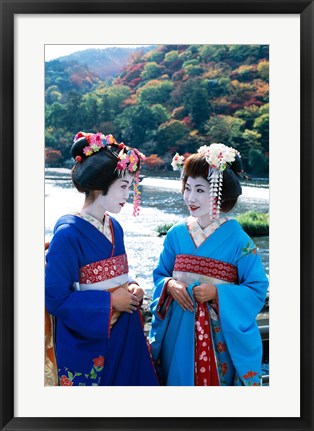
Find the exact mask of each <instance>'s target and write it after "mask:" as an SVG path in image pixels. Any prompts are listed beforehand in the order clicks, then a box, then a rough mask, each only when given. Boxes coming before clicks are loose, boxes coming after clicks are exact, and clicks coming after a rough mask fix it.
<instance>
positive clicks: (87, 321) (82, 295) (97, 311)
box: [45, 225, 111, 339]
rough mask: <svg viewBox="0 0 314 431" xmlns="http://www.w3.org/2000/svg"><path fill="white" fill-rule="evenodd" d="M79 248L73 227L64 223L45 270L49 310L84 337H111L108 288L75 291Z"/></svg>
mask: <svg viewBox="0 0 314 431" xmlns="http://www.w3.org/2000/svg"><path fill="white" fill-rule="evenodd" d="M79 269H80V264H79V248H78V244H77V243H76V241H75V236H73V234H71V227H70V226H67V225H62V226H60V227H59V228H58V230H57V231H56V233H55V235H54V237H53V240H52V241H51V244H50V247H49V250H48V253H47V258H46V271H45V301H46V308H47V311H48V312H49V313H50V314H52V315H53V316H56V317H57V318H58V319H62V321H63V323H64V324H65V325H66V326H68V327H69V328H70V329H71V330H73V331H75V332H76V333H78V334H80V335H81V336H83V337H87V338H91V339H97V338H104V337H108V336H109V327H110V326H109V325H110V318H111V298H110V293H109V292H104V291H96V290H89V291H74V290H73V283H74V282H77V281H79Z"/></svg>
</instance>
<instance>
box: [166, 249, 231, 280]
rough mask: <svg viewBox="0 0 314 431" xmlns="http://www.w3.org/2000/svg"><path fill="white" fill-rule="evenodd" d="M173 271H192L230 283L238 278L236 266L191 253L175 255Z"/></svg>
mask: <svg viewBox="0 0 314 431" xmlns="http://www.w3.org/2000/svg"><path fill="white" fill-rule="evenodd" d="M174 271H181V272H192V273H195V274H200V275H205V276H207V277H213V278H218V279H220V280H224V281H227V282H230V283H235V282H236V281H237V279H238V270H237V267H236V266H234V265H231V264H230V263H226V262H222V261H220V260H215V259H211V258H209V257H200V256H193V255H191V254H179V255H177V257H176V261H175V264H174Z"/></svg>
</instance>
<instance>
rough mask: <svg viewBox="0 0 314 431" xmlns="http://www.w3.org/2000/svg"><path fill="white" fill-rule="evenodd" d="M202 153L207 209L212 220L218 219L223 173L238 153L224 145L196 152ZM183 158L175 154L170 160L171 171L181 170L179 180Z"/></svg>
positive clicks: (182, 173) (205, 146) (212, 145)
mask: <svg viewBox="0 0 314 431" xmlns="http://www.w3.org/2000/svg"><path fill="white" fill-rule="evenodd" d="M197 152H198V153H202V154H203V155H204V157H205V160H206V162H207V163H208V165H209V167H208V174H207V180H208V181H209V194H210V199H211V205H210V209H209V215H210V217H211V219H212V220H215V219H217V218H218V217H219V213H220V205H221V195H222V182H223V172H224V170H225V169H226V168H227V165H228V164H229V165H230V164H231V163H232V162H234V161H235V158H236V156H237V155H238V156H239V157H241V156H240V153H239V152H238V151H237V150H235V149H234V148H232V147H227V146H226V145H224V144H216V143H215V144H211V145H209V146H207V145H203V146H202V147H200V148H199V149H198V151H197ZM184 160H185V159H184V156H180V155H179V154H178V153H176V154H175V155H174V157H173V159H172V163H171V166H172V167H173V170H175V171H177V170H181V171H182V172H181V179H182V178H183V176H184Z"/></svg>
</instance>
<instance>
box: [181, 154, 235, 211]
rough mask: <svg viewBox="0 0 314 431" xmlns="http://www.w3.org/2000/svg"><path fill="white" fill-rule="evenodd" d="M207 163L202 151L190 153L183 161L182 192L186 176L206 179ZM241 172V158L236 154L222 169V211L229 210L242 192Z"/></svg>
mask: <svg viewBox="0 0 314 431" xmlns="http://www.w3.org/2000/svg"><path fill="white" fill-rule="evenodd" d="M209 168H210V167H209V164H208V162H207V161H206V158H205V155H204V153H202V152H200V153H196V154H192V155H190V156H189V157H188V158H187V159H186V160H185V162H184V173H183V177H182V193H183V192H184V190H185V186H186V182H187V179H188V177H192V178H197V177H202V178H204V179H205V180H207V181H208V179H207V176H208V171H209ZM241 172H242V161H241V158H240V157H239V156H238V154H236V156H235V161H234V162H233V163H231V164H229V163H228V164H227V167H226V169H225V170H224V171H223V181H222V195H221V204H220V210H221V211H222V212H225V213H226V212H228V211H231V210H232V208H233V207H234V206H235V204H236V203H237V200H238V197H239V196H240V195H241V194H242V188H241V184H240V181H239V178H240V173H241Z"/></svg>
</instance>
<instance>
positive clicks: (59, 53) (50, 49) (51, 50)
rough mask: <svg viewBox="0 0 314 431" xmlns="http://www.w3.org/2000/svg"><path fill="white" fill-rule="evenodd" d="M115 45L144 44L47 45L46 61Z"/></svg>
mask: <svg viewBox="0 0 314 431" xmlns="http://www.w3.org/2000/svg"><path fill="white" fill-rule="evenodd" d="M113 46H120V47H124V48H126V47H133V48H134V47H137V46H143V45H101V44H99V45H61V44H60V45H45V61H50V60H54V59H56V58H59V57H63V56H64V55H69V54H72V53H73V52H77V51H84V50H85V49H91V48H96V49H104V48H110V47H113Z"/></svg>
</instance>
